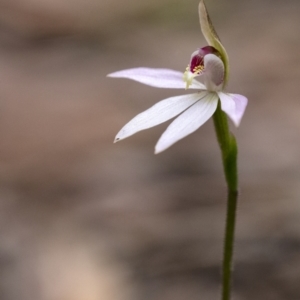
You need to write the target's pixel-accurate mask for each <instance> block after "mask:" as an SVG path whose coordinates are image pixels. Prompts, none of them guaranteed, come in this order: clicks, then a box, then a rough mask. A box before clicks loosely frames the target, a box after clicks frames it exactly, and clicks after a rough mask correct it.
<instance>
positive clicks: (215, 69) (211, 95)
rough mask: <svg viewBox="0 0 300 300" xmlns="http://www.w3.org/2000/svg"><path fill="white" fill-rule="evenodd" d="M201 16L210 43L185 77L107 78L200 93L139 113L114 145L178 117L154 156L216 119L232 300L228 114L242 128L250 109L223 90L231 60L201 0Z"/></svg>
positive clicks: (233, 183) (160, 73)
mask: <svg viewBox="0 0 300 300" xmlns="http://www.w3.org/2000/svg"><path fill="white" fill-rule="evenodd" d="M199 17H200V26H201V30H202V33H203V35H204V37H205V39H206V41H207V43H208V45H207V46H205V47H201V48H199V49H197V50H196V51H194V52H193V53H192V55H191V59H190V61H189V64H188V66H187V68H186V70H185V72H184V73H182V72H178V71H174V70H169V69H150V68H135V69H128V70H123V71H118V72H115V73H112V74H109V75H108V76H109V77H118V78H128V79H132V80H135V81H138V82H141V83H143V84H146V85H150V86H153V87H158V88H171V89H192V90H196V92H195V93H193V94H185V95H181V96H175V97H170V98H167V99H164V100H162V101H160V102H158V103H157V104H155V105H154V106H152V107H151V108H149V109H148V110H146V111H144V112H142V113H140V114H139V115H137V116H136V117H134V118H133V119H132V120H131V121H130V122H129V123H127V124H126V125H125V126H124V127H123V128H122V129H121V130H120V132H119V133H118V134H117V136H116V138H115V141H119V140H122V139H124V138H127V137H129V136H131V135H133V134H135V133H136V132H138V131H141V130H144V129H148V128H151V127H153V126H156V125H158V124H161V123H163V122H166V121H168V120H170V119H172V118H174V117H176V116H177V118H176V119H175V120H174V121H173V122H172V123H171V124H170V125H169V127H168V128H167V130H166V131H165V132H164V133H163V134H162V136H161V137H160V139H159V140H158V142H157V144H156V146H155V153H159V152H162V151H164V150H166V149H167V148H168V147H170V146H171V145H173V144H174V143H176V142H177V141H179V140H180V139H182V138H184V137H186V136H187V135H189V134H191V133H193V132H194V131H196V130H197V129H198V128H199V127H200V126H201V125H203V124H204V123H205V122H206V121H207V120H208V119H209V118H210V117H212V116H213V120H214V125H215V130H216V135H217V139H218V142H219V145H220V148H221V153H222V162H223V167H224V174H225V178H226V182H227V188H228V194H227V215H226V229H225V239H224V256H223V268H222V270H223V272H222V300H230V295H231V273H232V257H233V244H234V229H235V218H236V208H237V200H238V172H237V143H236V140H235V137H234V136H233V135H232V134H231V133H230V131H229V126H228V121H227V116H228V117H229V118H230V119H231V120H232V122H233V123H234V125H235V126H239V124H240V122H241V119H242V117H243V114H244V112H245V109H246V106H247V98H246V97H244V96H242V95H239V94H231V93H227V92H225V87H226V84H227V82H228V76H229V67H228V56H227V52H226V50H225V48H224V47H223V45H222V43H221V41H220V39H219V37H218V35H217V34H216V31H215V30H214V28H213V26H212V23H211V21H210V18H209V16H208V13H207V10H206V7H205V4H204V2H203V0H201V2H200V4H199ZM199 80H200V81H199ZM226 115H227V116H226Z"/></svg>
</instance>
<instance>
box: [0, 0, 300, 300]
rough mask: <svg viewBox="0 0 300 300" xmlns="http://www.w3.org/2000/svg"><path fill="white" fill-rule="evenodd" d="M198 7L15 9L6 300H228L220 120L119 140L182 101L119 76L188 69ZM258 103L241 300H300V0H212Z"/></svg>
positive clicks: (0, 99) (7, 17) (8, 57)
mask: <svg viewBox="0 0 300 300" xmlns="http://www.w3.org/2000/svg"><path fill="white" fill-rule="evenodd" d="M197 6H198V0H192V1H179V0H174V1H170V0H162V1H158V0H152V1H144V2H143V1H137V0H124V1H119V0H110V1H105V0H98V1H97V0H73V1H72V0H0V95H1V96H0V143H1V147H0V158H1V165H0V167H1V173H0V175H1V180H0V299H1V300H2V299H3V300H19V299H22V300H99V299H101V300H102V299H105V300H128V299H130V300H177V299H178V300H182V299H219V289H220V264H221V256H222V241H223V230H224V217H225V193H226V187H225V183H224V178H223V175H222V169H221V160H220V153H219V149H218V147H217V144H216V139H215V136H214V132H213V126H212V122H211V121H209V122H208V123H207V124H205V125H204V126H203V127H202V128H201V129H200V130H199V131H197V132H196V133H194V134H193V135H191V136H189V137H187V138H186V139H184V140H182V141H181V142H179V143H177V144H176V145H174V146H173V147H172V148H171V149H169V150H168V151H166V152H164V153H162V154H160V155H157V156H155V155H153V150H154V145H155V143H156V141H157V139H158V137H159V136H160V134H161V133H162V132H163V130H164V129H165V128H166V124H164V125H161V126H158V127H157V128H154V129H152V130H147V131H145V132H143V133H140V134H137V135H136V136H133V137H131V138H130V139H128V140H125V141H122V142H121V143H118V144H115V145H114V144H112V141H113V139H114V136H115V134H116V133H117V132H118V130H119V129H120V128H121V127H122V126H123V125H124V124H125V123H126V122H127V121H128V120H130V118H132V117H133V116H135V115H136V114H137V113H139V112H141V111H142V110H144V109H146V108H148V107H150V106H151V105H152V104H154V103H155V102H157V101H158V100H161V99H163V98H165V97H168V96H172V95H176V94H178V91H173V90H159V89H154V88H150V87H147V86H143V85H141V84H138V83H135V82H131V81H127V80H121V79H120V80H118V79H108V78H106V74H108V73H110V72H113V71H117V70H120V69H124V68H131V67H138V66H148V67H164V68H172V69H177V70H184V69H185V67H186V65H187V63H188V60H189V57H190V54H191V53H192V52H193V51H194V50H195V49H196V48H197V47H201V46H205V41H204V39H203V37H202V35H201V33H200V29H199V25H198V15H197ZM207 6H208V9H209V12H210V15H211V17H212V20H213V22H214V24H215V27H216V28H217V31H218V33H219V35H220V36H221V38H222V41H223V43H224V45H225V47H226V48H227V51H228V53H229V56H230V59H231V79H230V85H229V87H228V90H229V91H231V92H236V93H241V94H244V95H246V96H247V97H248V98H249V106H248V109H247V111H246V115H245V117H244V119H243V121H242V124H241V127H240V128H239V129H238V130H235V133H236V134H237V136H238V141H239V151H240V152H239V162H240V163H239V166H240V186H241V199H240V204H239V212H238V213H239V215H238V222H237V242H236V251H235V273H234V277H235V278H234V294H235V299H239V300H246V299H247V300H248V299H249V300H250V299H251V300H252V299H256V300H260V299H263V300H268V299H271V300H277V299H278V300H279V299H280V300H283V299H289V300H299V299H300V287H299V278H300V199H299V198H300V197H299V195H300V185H299V179H300V160H299V152H300V135H299V130H300V120H299V117H300V97H299V82H300V68H299V64H300V56H299V49H300V39H299V27H300V19H299V12H300V3H299V1H298V0H294V1H293V0H288V1H279V0H273V1H267V0H266V1H260V0H253V1H245V0H239V1H238V0H228V1H217V0H207Z"/></svg>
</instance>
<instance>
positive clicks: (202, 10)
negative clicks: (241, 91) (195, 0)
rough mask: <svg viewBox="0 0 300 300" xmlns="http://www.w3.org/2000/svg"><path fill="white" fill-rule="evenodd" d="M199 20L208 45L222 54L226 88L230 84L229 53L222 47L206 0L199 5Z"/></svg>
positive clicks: (202, 0)
mask: <svg viewBox="0 0 300 300" xmlns="http://www.w3.org/2000/svg"><path fill="white" fill-rule="evenodd" d="M199 20H200V27H201V31H202V33H203V35H204V37H205V39H206V41H207V43H208V45H209V46H212V47H214V48H215V49H216V50H218V52H219V54H220V58H221V59H222V61H223V64H224V69H225V75H224V86H225V85H226V84H227V82H228V77H229V59H228V55H227V52H226V50H225V48H224V46H223V45H222V43H221V41H220V38H219V37H218V35H217V33H216V30H215V29H214V27H213V25H212V22H211V20H210V17H209V15H208V12H207V9H206V6H205V3H204V0H201V1H200V3H199Z"/></svg>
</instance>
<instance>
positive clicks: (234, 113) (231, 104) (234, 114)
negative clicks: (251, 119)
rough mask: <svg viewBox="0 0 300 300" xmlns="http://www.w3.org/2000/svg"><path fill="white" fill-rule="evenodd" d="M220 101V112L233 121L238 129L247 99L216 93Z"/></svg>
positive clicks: (240, 96) (236, 95)
mask: <svg viewBox="0 0 300 300" xmlns="http://www.w3.org/2000/svg"><path fill="white" fill-rule="evenodd" d="M218 95H219V97H220V101H221V108H222V110H223V111H224V112H225V113H226V114H227V115H228V116H229V118H230V119H231V120H232V121H233V123H234V125H235V126H236V127H238V126H239V125H240V122H241V120H242V117H243V115H244V112H245V109H246V107H247V103H248V99H247V98H246V97H245V96H243V95H239V94H226V93H223V92H219V93H218Z"/></svg>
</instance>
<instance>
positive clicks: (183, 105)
mask: <svg viewBox="0 0 300 300" xmlns="http://www.w3.org/2000/svg"><path fill="white" fill-rule="evenodd" d="M206 93H207V92H200V93H196V94H191V95H183V96H176V97H171V98H167V99H165V100H162V101H160V102H158V103H156V104H155V105H153V106H152V107H150V108H149V109H147V110H145V111H144V112H142V113H140V114H138V115H137V116H136V117H134V118H133V119H132V120H131V121H129V123H127V124H126V125H125V126H124V127H123V128H122V129H121V130H120V131H119V133H118V134H117V136H116V138H115V142H117V141H119V140H122V139H125V138H127V137H129V136H131V135H133V134H135V133H137V132H138V131H141V130H144V129H148V128H151V127H154V126H156V125H158V124H161V123H163V122H166V121H168V120H170V119H172V118H174V117H175V116H177V115H178V114H180V113H181V112H183V111H184V110H185V109H187V108H188V107H189V106H191V105H193V104H194V103H196V102H197V101H198V100H199V99H200V98H201V97H204V96H205V95H206Z"/></svg>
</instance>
